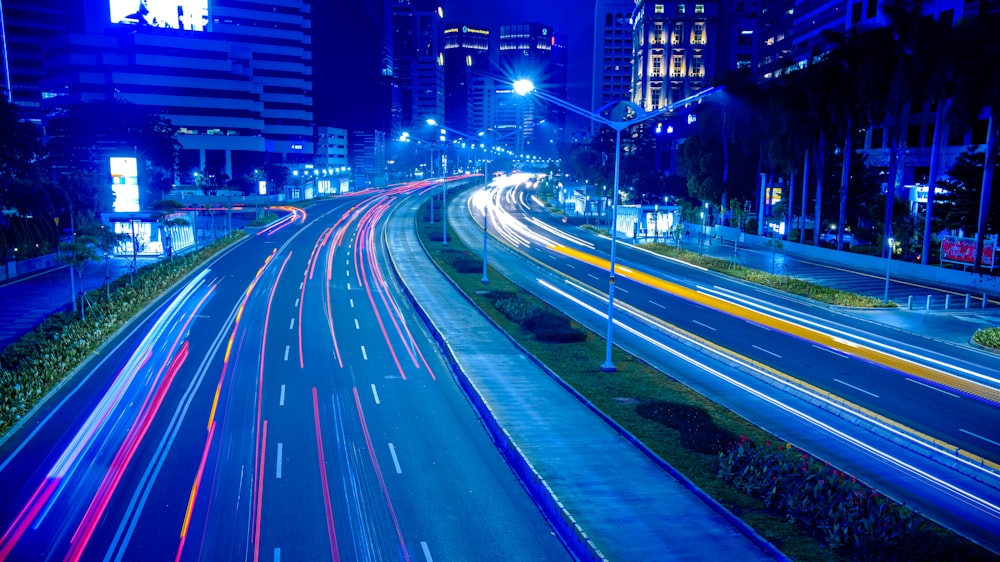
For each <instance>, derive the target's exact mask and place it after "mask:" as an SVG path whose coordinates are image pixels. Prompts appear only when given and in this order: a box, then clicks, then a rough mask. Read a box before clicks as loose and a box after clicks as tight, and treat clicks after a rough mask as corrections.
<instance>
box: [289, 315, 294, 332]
mask: <svg viewBox="0 0 1000 562" xmlns="http://www.w3.org/2000/svg"><path fill="white" fill-rule="evenodd" d="M288 329H289V330H294V329H295V319H294V318H292V321H291V322H289V323H288Z"/></svg>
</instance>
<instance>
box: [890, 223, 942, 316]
mask: <svg viewBox="0 0 1000 562" xmlns="http://www.w3.org/2000/svg"><path fill="white" fill-rule="evenodd" d="M887 242H888V243H889V259H887V260H886V261H885V296H884V297H882V304H885V305H888V304H889V266H891V265H892V251H893V250H894V249H895V244H896V241H895V240H894V239H893V238H892V237H891V236H890V237H889V240H887ZM928 302H930V301H928Z"/></svg>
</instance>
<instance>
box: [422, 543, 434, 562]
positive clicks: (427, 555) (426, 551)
mask: <svg viewBox="0 0 1000 562" xmlns="http://www.w3.org/2000/svg"><path fill="white" fill-rule="evenodd" d="M420 550H423V551H424V560H426V561H427V562H434V559H433V558H431V549H430V547H428V546H427V541H420Z"/></svg>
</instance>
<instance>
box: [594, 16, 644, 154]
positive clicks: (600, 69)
mask: <svg viewBox="0 0 1000 562" xmlns="http://www.w3.org/2000/svg"><path fill="white" fill-rule="evenodd" d="M634 7H635V0H597V2H596V3H595V4H594V69H593V75H592V78H591V83H592V85H593V90H592V91H591V97H590V105H591V110H592V111H596V110H598V109H600V108H602V107H604V106H606V105H608V104H610V103H614V102H619V101H623V100H630V99H631V86H632V9H633V8H634ZM595 127H596V125H595V126H593V127H591V134H593V132H594V131H596V128H595Z"/></svg>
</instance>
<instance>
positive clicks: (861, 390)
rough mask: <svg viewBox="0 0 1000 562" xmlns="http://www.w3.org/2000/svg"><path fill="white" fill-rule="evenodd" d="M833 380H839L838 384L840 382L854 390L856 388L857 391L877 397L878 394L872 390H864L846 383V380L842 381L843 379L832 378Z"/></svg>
mask: <svg viewBox="0 0 1000 562" xmlns="http://www.w3.org/2000/svg"><path fill="white" fill-rule="evenodd" d="M833 380H834V381H836V382H839V383H840V384H842V385H844V386H849V387H851V388H853V389H854V390H857V391H858V392H864V393H865V394H867V395H869V396H874V397H875V398H878V394H875V393H874V392H868V391H867V390H865V389H863V388H858V387H856V386H854V385H853V384H849V383H846V382H844V381H842V380H840V379H833Z"/></svg>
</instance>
